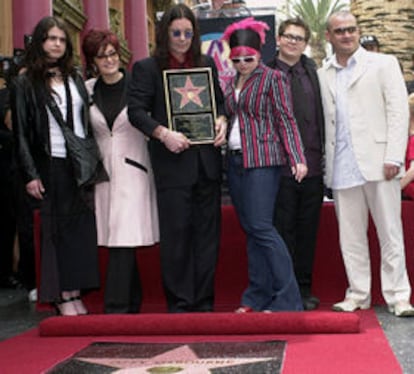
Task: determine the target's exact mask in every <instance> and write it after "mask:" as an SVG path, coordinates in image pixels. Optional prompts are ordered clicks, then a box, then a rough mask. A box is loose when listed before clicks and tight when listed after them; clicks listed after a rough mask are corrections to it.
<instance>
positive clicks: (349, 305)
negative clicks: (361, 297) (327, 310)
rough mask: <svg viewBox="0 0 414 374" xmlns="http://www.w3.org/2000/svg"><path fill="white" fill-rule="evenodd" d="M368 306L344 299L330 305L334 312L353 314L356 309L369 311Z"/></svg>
mask: <svg viewBox="0 0 414 374" xmlns="http://www.w3.org/2000/svg"><path fill="white" fill-rule="evenodd" d="M369 308H370V305H369V304H366V303H365V304H364V303H361V302H358V301H356V300H354V299H345V300H344V301H341V302H339V303H336V304H334V305H332V310H334V311H335V312H355V311H356V310H358V309H369Z"/></svg>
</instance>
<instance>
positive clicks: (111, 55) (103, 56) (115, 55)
mask: <svg viewBox="0 0 414 374" xmlns="http://www.w3.org/2000/svg"><path fill="white" fill-rule="evenodd" d="M95 57H96V58H97V59H98V60H104V59H108V58H115V59H116V58H118V57H119V55H118V52H117V51H112V52H109V53H106V54H105V53H103V54H101V55H96V56H95Z"/></svg>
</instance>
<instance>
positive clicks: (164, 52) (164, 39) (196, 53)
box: [153, 4, 203, 70]
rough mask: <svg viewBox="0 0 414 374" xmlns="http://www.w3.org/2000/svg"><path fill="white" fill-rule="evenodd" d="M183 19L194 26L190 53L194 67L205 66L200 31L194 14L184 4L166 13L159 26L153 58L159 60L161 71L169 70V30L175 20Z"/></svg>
mask: <svg viewBox="0 0 414 374" xmlns="http://www.w3.org/2000/svg"><path fill="white" fill-rule="evenodd" d="M181 18H186V19H188V20H189V21H190V22H191V25H192V26H193V39H192V41H191V46H190V49H189V52H190V54H191V57H192V61H193V63H194V66H195V67H199V66H202V64H203V61H202V55H201V41H200V30H199V27H198V23H197V21H196V18H195V16H194V13H193V12H192V11H191V9H190V8H189V7H188V6H186V5H184V4H178V5H175V6H173V7H172V8H170V9H168V10H167V11H165V12H164V14H163V16H162V18H161V20H160V21H159V23H158V24H157V28H156V30H157V31H156V37H155V39H156V47H155V50H154V53H153V56H154V57H155V58H156V59H157V61H158V64H159V66H160V68H161V70H165V69H168V60H169V53H168V51H169V35H170V34H169V30H168V29H169V27H170V25H171V23H172V22H173V21H174V20H176V19H181Z"/></svg>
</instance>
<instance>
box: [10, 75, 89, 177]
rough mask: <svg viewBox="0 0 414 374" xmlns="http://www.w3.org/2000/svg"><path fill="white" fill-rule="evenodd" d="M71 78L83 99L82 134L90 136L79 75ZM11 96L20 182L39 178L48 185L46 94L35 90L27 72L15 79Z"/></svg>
mask: <svg viewBox="0 0 414 374" xmlns="http://www.w3.org/2000/svg"><path fill="white" fill-rule="evenodd" d="M72 78H73V80H74V82H75V85H76V87H77V88H78V91H79V94H80V96H81V97H82V100H83V102H84V106H83V126H84V130H85V134H86V135H88V134H89V135H91V134H92V129H91V127H90V125H89V121H88V118H89V98H88V93H87V91H86V88H85V85H84V82H83V79H82V77H81V76H80V75H79V74H73V75H72ZM10 96H11V100H10V103H11V109H12V121H13V133H14V138H15V144H16V156H17V161H18V164H19V167H20V169H21V172H22V177H23V181H24V183H28V182H30V181H32V180H34V179H41V180H42V182H43V183H44V184H45V183H46V185H47V183H48V179H49V178H48V174H49V173H48V169H49V164H50V159H51V151H50V138H49V121H48V115H47V111H46V101H45V94H44V93H43V92H41V90H36V89H35V88H34V87H33V85H32V83H31V82H30V81H29V79H28V78H27V76H26V74H22V75H20V76H18V77H17V78H16V79H15V80H14V82H13V85H12V88H11V95H10Z"/></svg>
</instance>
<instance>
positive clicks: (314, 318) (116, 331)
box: [39, 311, 359, 336]
mask: <svg viewBox="0 0 414 374" xmlns="http://www.w3.org/2000/svg"><path fill="white" fill-rule="evenodd" d="M358 332H359V318H358V316H357V315H356V314H353V313H335V312H323V311H315V312H306V313H304V312H279V313H246V314H235V313H191V314H167V313H163V314H155V313H154V314H137V315H124V314H123V315H104V314H94V315H87V316H82V317H64V318H62V317H51V318H48V319H46V320H44V321H42V322H41V323H40V325H39V333H40V335H42V336H102V335H107V336H111V335H258V334H259V335H263V334H332V333H336V334H337V333H358Z"/></svg>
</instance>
